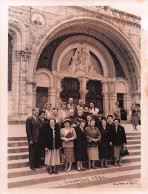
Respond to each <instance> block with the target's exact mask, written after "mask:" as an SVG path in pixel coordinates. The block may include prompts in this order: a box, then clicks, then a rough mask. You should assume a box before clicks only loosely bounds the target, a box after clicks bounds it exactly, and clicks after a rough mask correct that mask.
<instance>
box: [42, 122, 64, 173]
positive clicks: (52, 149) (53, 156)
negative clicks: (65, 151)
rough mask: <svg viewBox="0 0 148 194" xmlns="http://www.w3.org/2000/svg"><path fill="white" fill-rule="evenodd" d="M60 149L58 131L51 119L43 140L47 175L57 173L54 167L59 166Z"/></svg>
mask: <svg viewBox="0 0 148 194" xmlns="http://www.w3.org/2000/svg"><path fill="white" fill-rule="evenodd" d="M60 147H61V137H60V130H59V128H58V126H57V125H56V121H55V120H54V119H51V120H50V123H49V126H48V127H47V128H46V138H45V164H47V165H49V169H48V170H49V171H48V172H49V174H52V173H55V174H57V173H58V172H57V171H56V165H59V164H60V155H59V149H60Z"/></svg>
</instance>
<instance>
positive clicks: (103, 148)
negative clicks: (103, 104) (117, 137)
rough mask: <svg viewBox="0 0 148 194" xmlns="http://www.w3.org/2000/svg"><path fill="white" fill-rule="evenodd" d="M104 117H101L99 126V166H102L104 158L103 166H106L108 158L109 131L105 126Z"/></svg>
mask: <svg viewBox="0 0 148 194" xmlns="http://www.w3.org/2000/svg"><path fill="white" fill-rule="evenodd" d="M106 124H107V120H106V118H103V119H102V126H101V127H100V133H101V136H102V138H101V141H100V145H99V154H100V159H101V168H103V162H104V160H105V168H108V165H107V160H108V159H109V158H110V144H111V143H110V142H111V131H110V128H109V127H107V125H106Z"/></svg>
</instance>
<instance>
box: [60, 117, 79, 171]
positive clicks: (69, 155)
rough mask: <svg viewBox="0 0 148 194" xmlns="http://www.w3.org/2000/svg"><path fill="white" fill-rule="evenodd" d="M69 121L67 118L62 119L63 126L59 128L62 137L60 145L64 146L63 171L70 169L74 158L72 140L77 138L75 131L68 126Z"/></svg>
mask: <svg viewBox="0 0 148 194" xmlns="http://www.w3.org/2000/svg"><path fill="white" fill-rule="evenodd" d="M70 125H71V121H70V120H69V119H65V120H64V128H61V130H60V135H61V139H62V147H63V148H64V155H65V159H66V165H65V169H64V171H65V172H69V171H70V170H71V166H72V162H74V161H75V158H74V140H75V139H76V138H77V135H76V131H75V129H74V128H73V127H71V126H70Z"/></svg>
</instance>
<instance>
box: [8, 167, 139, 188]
mask: <svg viewBox="0 0 148 194" xmlns="http://www.w3.org/2000/svg"><path fill="white" fill-rule="evenodd" d="M140 168H141V166H140V165H135V166H134V165H130V166H126V167H122V168H121V167H111V168H108V169H100V168H99V169H95V170H88V171H85V172H81V173H80V172H78V171H76V170H72V171H71V172H69V173H67V174H66V173H63V172H61V173H59V174H58V175H52V176H50V175H49V174H48V173H44V174H36V173H35V174H34V175H29V176H25V177H16V178H9V179H8V188H16V187H22V188H23V187H25V186H27V187H28V186H29V185H30V186H32V188H33V187H34V188H36V186H37V184H38V188H39V186H41V185H42V184H45V183H49V184H48V187H46V188H58V187H59V188H60V187H62V188H66V187H67V186H68V187H69V186H71V188H76V185H77V186H78V187H79V188H80V187H87V184H84V183H86V182H81V181H79V180H78V179H81V180H82V179H87V180H89V182H90V181H92V182H91V183H93V184H94V182H96V181H98V180H99V181H101V180H105V179H106V181H107V180H108V179H112V178H113V177H116V178H117V177H118V181H119V180H120V179H119V177H120V176H121V175H122V177H123V175H124V177H126V178H127V175H129V172H130V175H131V174H138V175H139V176H138V177H140ZM138 177H135V176H132V177H131V178H138ZM128 178H129V177H128ZM76 180H77V181H76ZM110 181H111V180H110ZM113 181H115V180H112V182H113ZM106 183H109V182H108V181H107V182H106ZM78 184H79V185H78ZM65 186H66V187H65ZM88 186H89V185H88Z"/></svg>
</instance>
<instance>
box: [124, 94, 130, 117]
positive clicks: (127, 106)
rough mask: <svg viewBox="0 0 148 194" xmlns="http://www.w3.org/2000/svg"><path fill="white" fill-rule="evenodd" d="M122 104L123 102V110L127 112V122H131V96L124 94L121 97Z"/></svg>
mask: <svg viewBox="0 0 148 194" xmlns="http://www.w3.org/2000/svg"><path fill="white" fill-rule="evenodd" d="M123 102H124V109H125V110H126V112H127V120H131V115H130V110H131V104H132V101H131V95H130V94H128V93H125V94H124V97H123Z"/></svg>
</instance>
